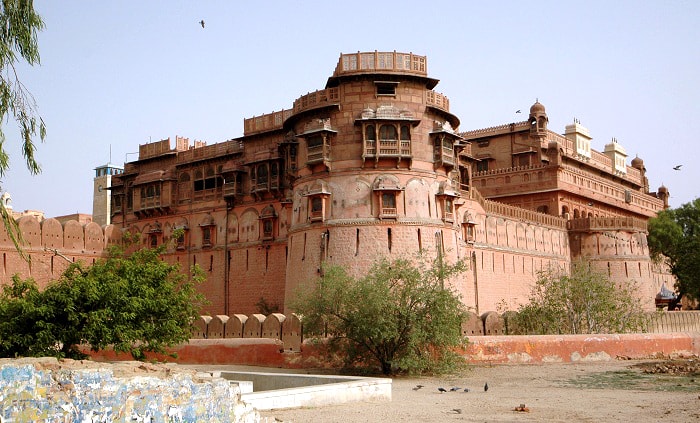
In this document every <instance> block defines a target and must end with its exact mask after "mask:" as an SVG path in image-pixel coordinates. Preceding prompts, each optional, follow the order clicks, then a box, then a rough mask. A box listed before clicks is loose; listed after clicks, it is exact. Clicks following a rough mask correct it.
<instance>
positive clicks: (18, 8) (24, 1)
mask: <svg viewBox="0 0 700 423" xmlns="http://www.w3.org/2000/svg"><path fill="white" fill-rule="evenodd" d="M43 28H44V23H43V21H42V20H41V17H40V16H39V15H38V14H37V13H36V12H35V11H34V5H33V2H32V1H31V0H3V1H2V2H1V3H0V179H2V178H3V177H4V176H5V173H6V172H7V170H8V169H9V168H10V157H9V155H8V153H7V150H6V149H5V132H4V131H3V127H2V124H3V123H5V122H7V120H8V119H9V117H10V116H12V118H13V119H14V120H15V122H17V125H18V126H19V129H20V136H21V138H22V155H23V156H24V160H25V163H26V165H27V169H29V171H30V172H31V173H32V174H37V173H39V172H40V171H41V168H40V166H39V163H38V162H37V160H36V158H35V157H34V152H35V149H36V147H35V145H34V139H35V137H36V135H37V132H38V134H39V137H40V139H41V140H42V141H43V140H44V138H45V137H46V127H45V126H44V121H43V120H42V119H41V117H39V116H38V115H37V113H36V102H35V101H34V98H33V97H32V95H31V94H30V93H29V92H28V91H27V89H26V88H25V87H24V85H23V84H22V83H21V82H20V80H19V77H18V75H17V69H16V68H15V65H16V64H17V63H18V61H19V60H20V59H24V60H25V61H26V62H27V63H28V64H30V65H35V64H38V63H39V46H38V43H37V32H38V31H40V30H41V29H43ZM0 219H1V220H2V222H3V224H4V226H5V229H6V230H7V233H8V235H9V237H10V240H12V242H13V243H14V245H15V247H16V248H17V250H19V251H20V254H22V252H21V249H20V244H21V243H22V237H21V233H20V231H19V229H18V228H17V225H16V223H15V222H14V220H13V219H12V217H11V216H10V215H9V213H8V212H7V210H5V206H4V204H2V203H0ZM22 256H23V257H25V256H24V255H23V254H22ZM25 258H26V257H25Z"/></svg>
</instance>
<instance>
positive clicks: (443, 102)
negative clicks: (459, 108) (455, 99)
mask: <svg viewBox="0 0 700 423" xmlns="http://www.w3.org/2000/svg"><path fill="white" fill-rule="evenodd" d="M425 104H427V105H429V106H433V107H436V108H438V109H441V110H444V111H446V112H449V111H450V100H449V99H448V98H447V96H445V95H443V94H440V93H438V92H435V91H426V92H425Z"/></svg>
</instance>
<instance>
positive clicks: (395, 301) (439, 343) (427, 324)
mask: <svg viewBox="0 0 700 423" xmlns="http://www.w3.org/2000/svg"><path fill="white" fill-rule="evenodd" d="M465 268H466V266H465V264H464V263H463V262H458V263H457V264H455V265H448V264H445V263H443V262H442V261H441V260H436V261H435V262H434V263H432V265H431V266H425V265H423V264H421V265H415V264H413V263H411V262H410V261H409V260H405V259H398V260H394V261H388V260H386V259H382V260H379V261H377V262H376V263H375V264H374V265H373V267H372V268H371V270H370V271H369V273H368V274H367V275H366V276H364V277H362V278H359V279H355V278H353V277H351V276H349V275H348V273H347V272H346V271H345V269H344V268H342V267H340V266H330V267H324V271H323V276H322V277H321V278H320V280H319V281H318V283H317V284H316V285H315V286H314V287H312V288H311V289H308V290H306V291H302V292H300V293H299V295H298V298H297V299H296V301H295V302H294V304H293V305H292V309H294V310H295V312H297V313H299V314H300V315H301V316H303V317H302V318H303V323H304V331H305V333H307V335H308V334H311V335H313V336H315V337H317V338H322V337H324V336H327V337H328V338H329V345H330V346H331V347H332V348H333V349H335V350H337V351H340V352H342V355H343V356H344V357H345V358H346V364H347V365H349V366H351V367H357V366H361V365H366V364H367V363H368V362H371V361H372V360H373V361H374V362H375V363H377V364H378V365H379V367H380V368H381V371H382V373H384V374H391V373H394V372H404V371H405V372H409V373H421V372H443V371H449V370H452V369H454V368H455V367H456V366H457V365H458V364H459V363H460V361H461V360H460V357H459V356H458V355H457V354H456V353H455V352H454V351H453V348H454V347H456V346H458V345H461V344H462V343H463V342H464V339H463V338H462V335H461V322H462V321H463V320H464V318H465V316H466V310H465V308H464V305H463V304H462V302H461V301H460V298H459V297H458V296H457V295H456V294H455V293H454V292H453V291H452V290H450V289H449V288H445V287H444V281H446V280H448V279H450V278H451V277H453V276H455V275H457V274H458V273H460V272H463V271H464V270H465Z"/></svg>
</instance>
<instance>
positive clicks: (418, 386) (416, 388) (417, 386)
mask: <svg viewBox="0 0 700 423" xmlns="http://www.w3.org/2000/svg"><path fill="white" fill-rule="evenodd" d="M422 387H423V385H416V386H415V387H414V388H413V390H414V391H417V390H419V389H420V388H422Z"/></svg>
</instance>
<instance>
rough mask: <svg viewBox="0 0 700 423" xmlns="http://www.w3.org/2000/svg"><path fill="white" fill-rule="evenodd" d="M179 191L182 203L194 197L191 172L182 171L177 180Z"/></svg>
mask: <svg viewBox="0 0 700 423" xmlns="http://www.w3.org/2000/svg"><path fill="white" fill-rule="evenodd" d="M177 192H178V197H179V201H180V203H185V202H188V201H189V200H190V199H191V198H192V183H191V181H190V173H189V172H182V173H181V174H180V177H179V178H178V180H177Z"/></svg>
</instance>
